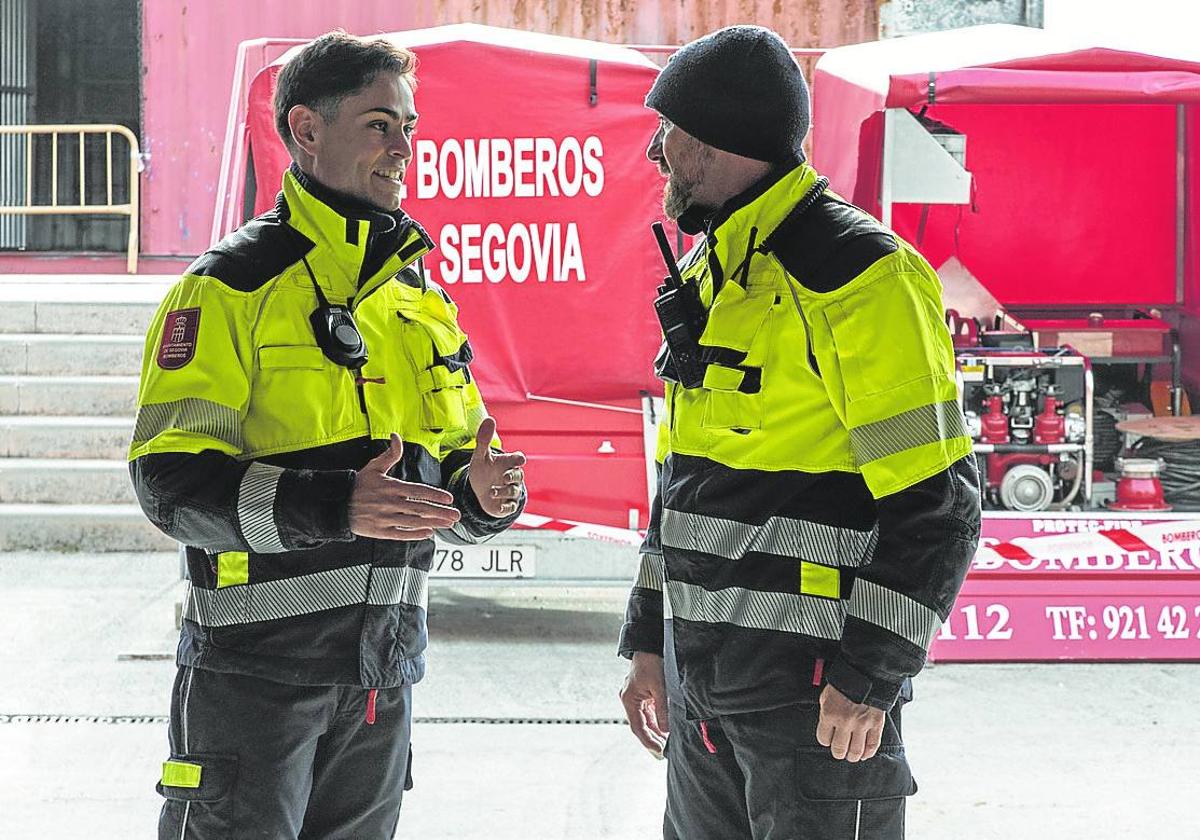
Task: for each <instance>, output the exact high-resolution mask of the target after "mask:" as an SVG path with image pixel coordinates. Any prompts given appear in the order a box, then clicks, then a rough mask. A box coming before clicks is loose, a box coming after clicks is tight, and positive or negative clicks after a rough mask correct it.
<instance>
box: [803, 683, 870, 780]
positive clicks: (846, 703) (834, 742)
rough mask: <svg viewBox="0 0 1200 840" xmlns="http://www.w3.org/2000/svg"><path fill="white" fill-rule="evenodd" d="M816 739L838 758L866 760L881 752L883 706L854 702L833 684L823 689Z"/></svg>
mask: <svg viewBox="0 0 1200 840" xmlns="http://www.w3.org/2000/svg"><path fill="white" fill-rule="evenodd" d="M820 702H821V713H820V717H819V718H818V720H817V742H818V743H819V744H821V746H823V747H829V752H830V753H831V754H832V755H833V757H834V758H836V759H839V760H841V759H843V758H844V759H846V761H851V762H854V761H866V760H867V759H868V758H872V757H873V756H874V755H875V753H877V752H879V740H880V739H881V738H882V737H883V718H884V715H883V710H882V709H876V708H875V707H874V706H866V705H863V704H862V703H855V702H854V701H853V700H851V699H850V698H848V697H847V696H846V695H845V694H842V692H840V691H838V690H837V689H836V688H834V687H833V686H831V685H826V686H825V688H824V689H823V690H822V691H821V701H820Z"/></svg>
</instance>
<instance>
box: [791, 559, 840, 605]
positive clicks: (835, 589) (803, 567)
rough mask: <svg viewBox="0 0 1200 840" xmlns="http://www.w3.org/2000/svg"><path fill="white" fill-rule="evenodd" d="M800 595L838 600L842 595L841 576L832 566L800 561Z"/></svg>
mask: <svg viewBox="0 0 1200 840" xmlns="http://www.w3.org/2000/svg"><path fill="white" fill-rule="evenodd" d="M800 594H801V595H817V596H819V597H821V598H838V597H840V596H841V594H842V584H841V575H840V573H839V572H838V570H837V569H836V568H834V567H833V566H822V565H821V564H820V563H809V562H808V561H807V560H801V561H800Z"/></svg>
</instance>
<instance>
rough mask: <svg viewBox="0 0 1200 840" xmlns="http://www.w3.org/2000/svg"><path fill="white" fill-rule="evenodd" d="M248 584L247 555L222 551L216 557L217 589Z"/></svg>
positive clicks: (248, 561) (248, 564)
mask: <svg viewBox="0 0 1200 840" xmlns="http://www.w3.org/2000/svg"><path fill="white" fill-rule="evenodd" d="M249 582H250V555H249V554H247V553H246V552H244V551H222V552H221V553H220V554H218V555H217V589H223V588H224V587H226V586H237V585H238V584H239V583H249Z"/></svg>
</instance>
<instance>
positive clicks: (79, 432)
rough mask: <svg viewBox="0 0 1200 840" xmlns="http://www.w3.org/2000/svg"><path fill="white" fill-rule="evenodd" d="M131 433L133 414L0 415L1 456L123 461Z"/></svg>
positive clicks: (126, 453)
mask: <svg viewBox="0 0 1200 840" xmlns="http://www.w3.org/2000/svg"><path fill="white" fill-rule="evenodd" d="M132 435H133V418H130V417H28V416H23V415H21V416H11V415H8V416H0V457H4V458H100V459H105V460H113V461H120V460H123V459H124V458H125V457H126V456H127V455H128V454H129V440H130V437H131V436H132Z"/></svg>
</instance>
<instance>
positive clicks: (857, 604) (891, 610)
mask: <svg viewBox="0 0 1200 840" xmlns="http://www.w3.org/2000/svg"><path fill="white" fill-rule="evenodd" d="M850 615H852V616H854V617H855V618H861V619H862V620H863V621H869V622H870V623H871V624H874V625H877V626H879V627H882V628H883V629H885V630H890V631H891V632H893V633H895V634H896V635H897V636H900V637H902V638H905V639H908V640H909V641H910V642H912V643H913V644H914V645H916V646H917V647H919V648H920V649H921V650H928V649H929V643H930V642H932V641H933V637H934V635H936V634H937V632H938V630H939V629H941V626H942V620H941V619H940V618H938V615H937V613H935V612H934V611H933V610H931V609H929V607H927V606H925V605H924V604H920V603H917V602H916V601H914V600H913V599H912V598H909V597H908V596H907V595H901V594H900V593H899V592H894V591H893V590H891V589H888V588H886V587H883V586H880V585H879V584H877V583H872V582H871V581H869V580H864V579H863V578H859V579H858V580H856V581H854V588H853V589H852V590H851V591H850Z"/></svg>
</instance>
